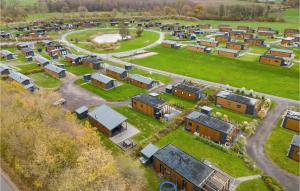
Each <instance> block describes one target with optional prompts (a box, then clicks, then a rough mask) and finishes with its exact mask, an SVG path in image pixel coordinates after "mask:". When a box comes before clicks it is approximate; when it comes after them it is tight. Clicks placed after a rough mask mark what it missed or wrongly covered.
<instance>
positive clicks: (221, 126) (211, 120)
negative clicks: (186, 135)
mask: <svg viewBox="0 0 300 191" xmlns="http://www.w3.org/2000/svg"><path fill="white" fill-rule="evenodd" d="M186 118H187V119H190V120H192V121H196V122H198V123H200V124H202V125H205V126H207V127H210V128H213V129H215V130H217V131H220V132H223V133H226V134H228V133H229V132H231V130H232V128H233V127H234V125H232V124H231V123H227V122H225V121H222V120H220V119H217V118H215V117H212V116H210V115H207V114H204V113H201V112H199V111H192V112H191V113H190V114H189V115H187V116H186Z"/></svg>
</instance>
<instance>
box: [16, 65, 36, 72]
mask: <svg viewBox="0 0 300 191" xmlns="http://www.w3.org/2000/svg"><path fill="white" fill-rule="evenodd" d="M16 67H18V68H19V69H20V72H30V71H32V70H36V69H39V68H40V67H39V66H38V65H37V64H23V65H18V66H16Z"/></svg>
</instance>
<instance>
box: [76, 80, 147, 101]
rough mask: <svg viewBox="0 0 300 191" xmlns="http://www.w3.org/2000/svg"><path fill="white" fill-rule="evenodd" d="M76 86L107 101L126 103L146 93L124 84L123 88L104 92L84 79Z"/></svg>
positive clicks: (119, 87) (78, 81)
mask: <svg viewBox="0 0 300 191" xmlns="http://www.w3.org/2000/svg"><path fill="white" fill-rule="evenodd" d="M75 84H77V85H79V86H80V87H82V88H84V89H86V90H88V91H90V92H93V93H94V94H96V95H98V96H100V97H102V98H104V99H106V100H107V101H125V100H129V99H130V98H131V97H132V96H134V95H136V94H139V93H143V92H146V91H145V90H143V89H141V88H138V87H136V86H133V85H131V84H128V83H123V84H122V85H121V86H118V87H116V88H113V89H110V90H103V89H101V88H98V87H96V86H93V85H92V84H90V83H86V82H85V81H84V80H83V79H79V80H77V81H75Z"/></svg>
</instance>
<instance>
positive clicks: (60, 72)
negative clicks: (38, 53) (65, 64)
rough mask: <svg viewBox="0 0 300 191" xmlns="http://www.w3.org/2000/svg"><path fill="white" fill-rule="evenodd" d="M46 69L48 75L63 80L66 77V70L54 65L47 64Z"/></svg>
mask: <svg viewBox="0 0 300 191" xmlns="http://www.w3.org/2000/svg"><path fill="white" fill-rule="evenodd" d="M44 68H45V71H46V72H47V73H48V74H50V75H52V76H54V77H56V78H63V77H65V76H66V70H65V69H63V68H61V67H58V66H56V65H54V64H47V65H46V66H45V67H44Z"/></svg>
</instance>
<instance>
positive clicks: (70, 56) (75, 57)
mask: <svg viewBox="0 0 300 191" xmlns="http://www.w3.org/2000/svg"><path fill="white" fill-rule="evenodd" d="M66 57H68V58H71V59H73V60H75V59H77V58H79V57H80V56H78V55H76V54H67V55H66Z"/></svg>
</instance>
